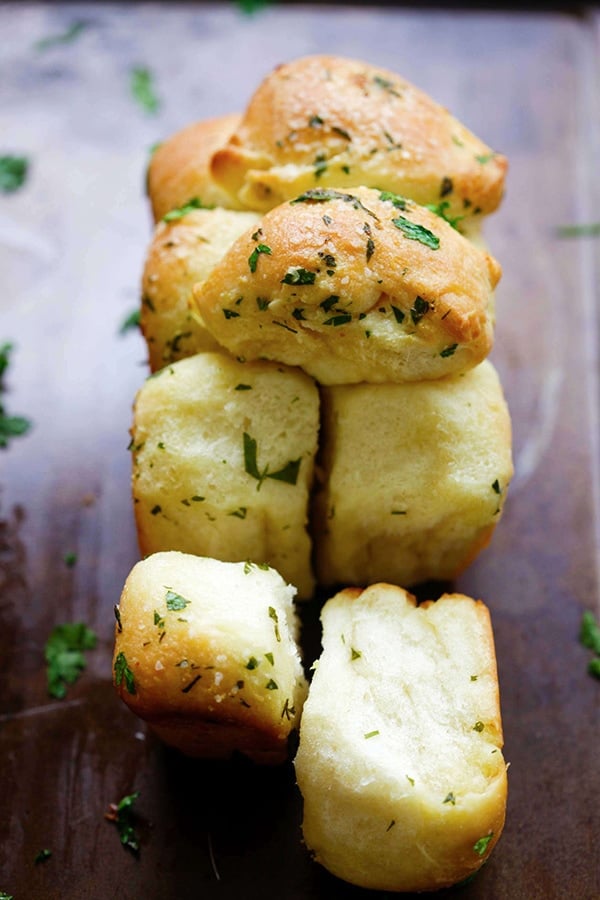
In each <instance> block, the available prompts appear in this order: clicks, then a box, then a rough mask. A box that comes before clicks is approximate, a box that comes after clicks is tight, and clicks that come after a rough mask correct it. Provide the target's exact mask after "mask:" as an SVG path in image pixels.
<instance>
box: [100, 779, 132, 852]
mask: <svg viewBox="0 0 600 900" xmlns="http://www.w3.org/2000/svg"><path fill="white" fill-rule="evenodd" d="M139 796H140V792H139V791H135V793H133V794H128V795H127V796H126V797H123V798H122V799H121V800H119V802H118V803H111V804H110V807H109V812H107V813H106V815H105V818H106V819H108V821H109V822H114V823H115V825H116V826H117V830H118V832H119V837H120V839H121V844H122V845H123V846H124V847H126V848H127V849H129V850H131V851H132V852H133V853H135V854H137V853H139V849H140V842H139V838H138V836H137V834H136V832H135V828H134V824H133V823H134V818H135V817H134V813H133V804H134V803H135V801H136V800H137V799H138V797H139Z"/></svg>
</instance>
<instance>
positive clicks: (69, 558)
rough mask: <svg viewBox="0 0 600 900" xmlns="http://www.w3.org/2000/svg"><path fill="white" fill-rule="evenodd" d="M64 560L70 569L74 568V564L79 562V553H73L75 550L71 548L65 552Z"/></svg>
mask: <svg viewBox="0 0 600 900" xmlns="http://www.w3.org/2000/svg"><path fill="white" fill-rule="evenodd" d="M63 562H64V564H65V566H66V567H67V568H68V569H72V568H73V566H74V565H75V563H76V562H77V554H76V553H73V551H72V550H70V551H69V552H68V553H65V555H64V556H63Z"/></svg>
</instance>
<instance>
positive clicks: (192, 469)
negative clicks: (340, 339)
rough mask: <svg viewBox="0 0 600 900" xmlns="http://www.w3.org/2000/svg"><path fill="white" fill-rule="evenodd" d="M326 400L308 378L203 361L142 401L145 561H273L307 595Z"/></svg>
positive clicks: (138, 476)
mask: <svg viewBox="0 0 600 900" xmlns="http://www.w3.org/2000/svg"><path fill="white" fill-rule="evenodd" d="M318 424H319V398H318V392H317V389H316V387H315V385H314V383H313V382H312V381H311V380H310V379H309V378H308V377H307V376H306V375H304V374H303V373H302V372H299V371H298V370H294V369H286V368H285V367H283V366H276V365H275V364H273V363H268V362H256V363H246V364H245V363H241V362H239V361H238V360H235V359H232V358H230V357H228V356H227V355H225V354H218V353H200V354H198V355H196V356H192V357H190V358H189V359H183V360H180V361H179V362H176V363H173V365H171V366H167V367H165V368H164V369H161V371H160V372H158V373H157V374H156V375H153V376H152V377H151V378H149V379H148V380H147V381H146V382H145V383H144V385H143V387H142V388H141V390H140V391H139V393H138V396H137V399H136V403H135V409H134V420H133V427H132V439H131V448H132V451H133V497H134V504H135V515H136V523H137V529H138V537H139V544H140V551H141V553H142V555H148V554H150V553H156V552H157V551H160V550H181V551H184V552H187V553H195V554H197V555H198V556H209V557H215V558H216V559H221V560H225V561H234V562H236V561H240V560H241V561H243V560H246V559H252V560H253V561H254V562H258V563H269V564H270V565H272V566H273V567H274V568H276V569H277V570H278V571H279V572H281V574H282V576H283V577H284V578H285V579H286V581H288V582H290V583H291V584H294V585H296V587H297V588H298V592H299V594H300V596H301V597H307V596H310V595H311V593H312V589H313V575H312V570H311V563H310V554H311V543H310V539H309V536H308V534H307V531H306V525H307V518H308V495H309V489H310V486H311V482H312V475H313V461H314V455H315V451H316V446H317V431H318Z"/></svg>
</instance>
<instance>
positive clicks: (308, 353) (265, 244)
mask: <svg viewBox="0 0 600 900" xmlns="http://www.w3.org/2000/svg"><path fill="white" fill-rule="evenodd" d="M500 273H501V270H500V266H499V264H498V263H497V262H496V260H495V259H494V258H493V257H492V256H490V255H489V254H488V253H486V252H484V251H482V250H480V249H478V248H477V247H475V246H474V245H473V244H472V243H471V242H470V241H468V240H467V239H466V238H464V237H463V236H462V235H461V234H460V233H459V232H458V231H457V230H456V229H455V228H453V227H452V226H451V224H449V223H448V221H446V220H445V219H444V218H443V217H441V216H440V215H438V214H436V213H435V212H432V211H431V210H429V209H426V208H425V207H422V206H419V205H417V204H416V203H413V202H412V201H410V200H406V199H404V198H402V197H398V196H397V195H395V194H390V193H389V192H385V191H378V190H373V189H370V188H364V187H363V188H357V189H355V190H352V191H351V192H349V193H346V192H345V191H343V190H339V189H337V188H336V189H321V188H318V189H316V190H309V191H307V192H305V193H303V194H301V195H300V196H298V197H296V198H295V199H294V200H292V201H288V202H285V203H283V204H281V205H280V206H278V207H277V208H276V209H273V210H271V211H270V212H269V213H267V214H266V215H265V216H264V218H263V219H262V220H261V222H260V223H259V225H258V227H256V228H254V227H251V228H249V229H248V230H247V231H246V232H245V234H243V235H242V236H241V237H240V238H239V239H238V240H237V241H236V242H235V243H234V244H233V246H232V247H231V248H230V250H229V251H228V252H227V253H225V255H224V256H223V258H222V260H221V261H220V263H218V264H217V265H216V266H215V267H214V269H213V270H212V272H211V273H210V275H209V276H208V278H206V280H205V281H204V282H203V283H201V284H198V285H196V286H195V288H194V301H195V307H196V311H197V313H198V314H199V316H200V318H201V320H202V322H203V323H204V325H205V326H206V328H207V329H208V330H209V331H210V332H211V333H212V335H213V336H214V337H215V339H216V340H217V341H218V342H219V343H220V344H222V345H223V346H224V347H226V348H227V349H228V350H229V351H230V352H231V353H233V354H234V355H236V356H238V357H242V358H244V359H256V358H259V357H262V358H267V359H272V360H276V361H278V362H283V363H286V364H288V365H294V366H300V367H301V368H303V369H304V371H306V372H307V373H308V374H310V375H312V376H313V377H314V378H316V380H317V381H319V382H320V383H322V384H345V383H355V382H362V381H366V382H401V381H420V380H424V379H430V378H439V377H442V376H444V375H449V374H451V373H454V372H459V371H464V370H466V369H469V368H471V367H472V366H474V365H476V364H477V363H478V362H480V361H481V360H482V359H484V358H485V356H486V355H487V354H488V353H489V351H490V349H491V346H492V340H493V290H494V287H495V286H496V284H497V282H498V280H499V278H500Z"/></svg>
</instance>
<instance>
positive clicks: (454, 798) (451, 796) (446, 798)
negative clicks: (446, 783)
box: [442, 791, 456, 806]
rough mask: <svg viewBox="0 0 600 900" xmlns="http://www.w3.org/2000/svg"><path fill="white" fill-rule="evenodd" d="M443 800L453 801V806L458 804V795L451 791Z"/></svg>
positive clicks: (445, 801)
mask: <svg viewBox="0 0 600 900" xmlns="http://www.w3.org/2000/svg"><path fill="white" fill-rule="evenodd" d="M442 802H443V803H451V804H452V806H456V797H455V796H454V794H453V793H452V791H450V792H449V793H448V794H446V796H445V797H444V799H443V801H442Z"/></svg>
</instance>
